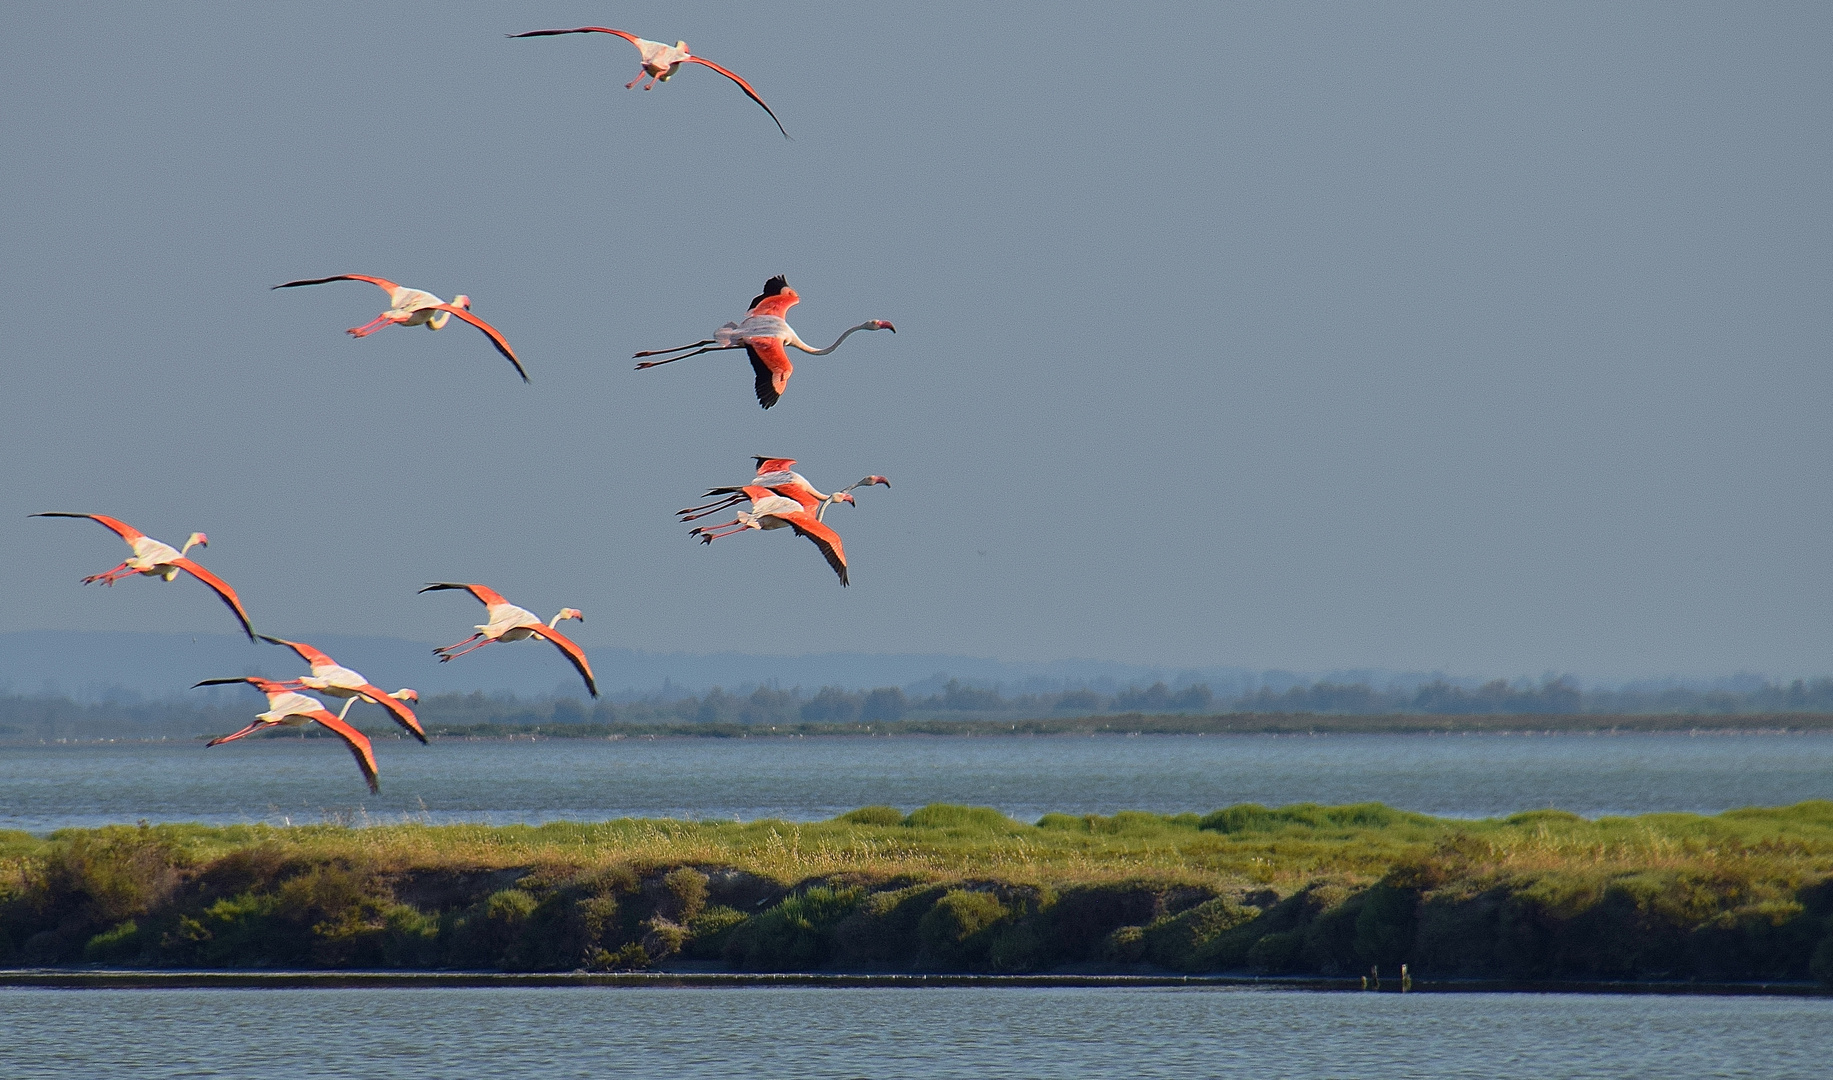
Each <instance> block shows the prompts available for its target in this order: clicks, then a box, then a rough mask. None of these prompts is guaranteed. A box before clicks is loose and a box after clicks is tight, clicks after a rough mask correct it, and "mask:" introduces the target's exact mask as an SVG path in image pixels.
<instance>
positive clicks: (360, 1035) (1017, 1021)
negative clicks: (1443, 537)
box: [0, 987, 1833, 1080]
mask: <svg viewBox="0 0 1833 1080" xmlns="http://www.w3.org/2000/svg"><path fill="white" fill-rule="evenodd" d="M78 1032H80V1033H82V1037H81V1038H72V1035H73V1034H75V1033H78ZM0 1043H3V1044H4V1046H5V1051H4V1062H5V1069H4V1072H5V1074H6V1075H7V1076H9V1077H16V1078H18V1080H37V1078H40V1077H44V1078H50V1077H56V1078H58V1080H64V1078H66V1077H73V1076H111V1077H132V1078H165V1077H197V1076H234V1077H243V1078H258V1077H295V1076H314V1077H365V1078H366V1077H375V1076H387V1077H390V1078H392V1080H416V1078H420V1077H428V1078H431V1077H440V1078H456V1077H470V1076H490V1077H493V1078H508V1077H522V1076H530V1077H536V1076H538V1077H541V1078H542V1080H560V1078H565V1077H603V1076H643V1077H655V1076H667V1077H673V1078H694V1077H731V1076H770V1077H788V1076H823V1077H886V1078H889V1077H920V1078H929V1077H1059V1076H1062V1077H1071V1076H1074V1077H1080V1076H1133V1077H1173V1076H1175V1077H1201V1076H1233V1075H1239V1076H1278V1077H1294V1078H1308V1077H1326V1076H1331V1077H1334V1076H1398V1077H1411V1076H1432V1077H1494V1078H1506V1077H1533V1078H1536V1080H1542V1078H1547V1077H1592V1076H1595V1077H1612V1078H1615V1077H1623V1076H1688V1077H1703V1076H1713V1077H1742V1076H1749V1077H1765V1078H1786V1077H1811V1076H1824V1075H1826V1073H1825V1069H1826V1062H1827V1061H1828V1060H1829V1058H1830V1057H1833V1001H1829V1000H1826V999H1780V998H1749V997H1743V998H1733V997H1720V998H1714V997H1584V996H1573V995H1515V994H1510V995H1476V994H1410V995H1406V996H1401V995H1398V994H1391V995H1390V994H1380V995H1377V994H1354V993H1344V994H1318V993H1299V992H1287V991H1263V990H1217V989H1201V990H1187V989H1108V988H1101V989H1068V990H1046V989H1010V988H979V987H963V988H928V989H898V990H865V989H812V988H769V989H762V988H760V989H696V990H649V989H643V990H613V989H592V988H575V989H540V990H445V989H391V990H74V991H72V990H20V989H15V990H0Z"/></svg>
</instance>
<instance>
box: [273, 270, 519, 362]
mask: <svg viewBox="0 0 1833 1080" xmlns="http://www.w3.org/2000/svg"><path fill="white" fill-rule="evenodd" d="M331 281H367V282H369V283H370V284H371V285H374V286H377V287H378V288H380V289H381V290H382V291H383V292H385V293H387V294H388V310H387V311H384V312H383V313H382V314H380V315H377V316H376V317H375V318H373V319H371V320H369V321H368V322H366V323H364V324H363V325H361V326H353V327H351V328H350V329H349V330H346V331H344V332H345V333H347V334H349V335H350V336H351V337H368V336H369V335H370V334H373V333H375V332H376V331H377V330H380V329H382V328H383V327H385V326H424V327H426V328H427V329H428V330H438V329H441V328H443V327H444V326H445V324H446V323H448V322H450V321H451V319H452V316H454V315H456V316H458V317H459V318H460V319H462V320H464V321H465V322H468V323H470V324H471V325H472V326H475V327H477V328H478V329H479V330H482V331H483V332H484V336H485V337H487V338H489V339H490V344H492V345H495V346H496V351H497V352H500V353H502V354H503V358H504V359H505V360H508V361H509V362H510V363H511V364H513V365H515V369H516V374H517V375H520V376H522V381H523V382H527V381H528V372H526V371H523V370H522V361H520V360H517V359H516V354H515V350H514V349H511V348H510V347H509V342H508V340H507V339H505V338H504V337H503V335H502V334H500V333H498V332H497V329H496V327H494V326H491V325H490V324H489V323H487V322H485V321H484V320H482V319H480V318H478V317H477V316H476V315H473V314H471V298H470V297H469V296H455V297H453V298H452V302H451V303H449V304H448V303H446V302H445V301H444V300H441V299H440V298H439V297H437V296H434V295H433V294H432V293H430V292H422V291H420V290H419V289H410V288H408V287H407V286H405V285H397V284H395V283H394V282H392V281H390V280H388V279H387V278H379V277H369V276H367V275H364V274H337V275H334V276H332V277H322V278H311V279H310V280H306V281H287V282H282V283H281V284H279V285H276V286H274V288H276V289H296V288H298V287H299V286H301V285H323V284H325V283H327V282H331Z"/></svg>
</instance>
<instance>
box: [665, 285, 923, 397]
mask: <svg viewBox="0 0 1833 1080" xmlns="http://www.w3.org/2000/svg"><path fill="white" fill-rule="evenodd" d="M799 300H801V297H799V296H797V295H796V291H795V290H794V289H792V288H790V287H789V282H788V281H786V280H784V278H783V275H781V274H778V275H777V276H776V277H773V278H771V279H770V280H769V281H766V282H764V291H763V292H762V293H761V294H760V295H758V296H757V297H756V298H755V299H753V300H752V301H751V310H750V311H749V312H747V313H746V315H745V321H744V322H736V323H732V322H729V323H727V324H725V325H724V326H722V327H720V328H719V329H717V330H715V331H713V336H712V337H710V338H707V339H706V340H704V341H696V342H694V343H693V344H692V345H680V346H677V347H675V348H673V349H651V350H649V351H648V352H640V353H637V354H636V355H635V356H634V357H632V359H640V358H642V357H645V356H663V355H666V354H668V353H672V352H678V353H681V355H680V356H670V357H669V358H668V359H666V360H645V361H644V362H643V363H641V364H638V365H637V366H636V368H637V370H638V371H641V370H643V369H644V368H652V367H659V366H661V365H663V364H672V363H674V362H675V361H676V360H685V359H687V358H688V357H690V356H699V355H700V354H701V353H709V352H720V351H722V350H726V349H743V350H745V354H746V355H747V356H749V357H750V358H751V370H752V371H753V372H755V373H756V374H757V387H756V389H757V403H758V404H759V405H762V406H763V407H764V408H766V409H768V408H769V407H770V406H772V405H775V404H776V403H777V399H778V398H780V397H782V396H783V391H784V390H786V389H788V387H789V376H790V374H791V373H793V372H794V371H795V365H794V364H791V363H790V362H789V353H788V351H787V350H786V348H785V346H794V347H796V348H798V349H801V350H802V351H803V352H805V353H807V354H808V355H810V356H826V355H827V354H828V353H831V352H833V351H834V350H835V349H838V348H839V347H840V343H841V342H843V341H845V340H846V339H847V338H849V337H851V336H853V335H854V334H855V333H857V332H859V331H861V330H889V331H891V332H892V333H893V334H895V333H897V327H895V326H892V325H891V324H890V323H888V322H886V321H885V320H883V319H872V320H870V321H868V322H862V323H860V324H859V325H858V326H849V327H847V329H846V332H845V333H843V334H841V335H840V336H839V337H838V338H835V339H834V343H833V344H832V345H829V346H828V347H827V348H825V349H817V348H814V347H812V346H810V345H809V344H808V343H807V342H805V341H803V340H802V339H801V338H800V337H798V336H797V335H796V332H795V331H794V330H792V329H790V327H789V323H788V322H787V321H785V320H784V316H785V315H786V314H788V312H789V309H790V308H792V307H795V306H796V303H797V301H799ZM685 349H693V350H694V351H693V352H683V350H685Z"/></svg>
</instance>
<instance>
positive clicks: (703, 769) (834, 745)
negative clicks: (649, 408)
mask: <svg viewBox="0 0 1833 1080" xmlns="http://www.w3.org/2000/svg"><path fill="white" fill-rule="evenodd" d="M376 753H377V757H378V758H379V760H380V763H381V772H382V794H381V795H380V796H371V795H369V793H368V792H367V791H366V790H365V789H364V788H363V785H362V781H361V779H360V777H359V776H358V774H357V771H356V767H355V766H354V765H353V764H352V762H351V760H350V756H349V754H348V753H346V752H345V750H344V748H343V747H342V745H340V744H339V743H337V742H334V741H332V740H328V739H312V740H304V739H299V738H296V737H294V738H285V737H282V738H264V739H248V740H245V741H243V742H239V743H234V744H230V745H227V746H220V747H213V748H211V749H209V750H206V749H204V748H203V747H202V746H201V745H200V744H196V743H189V744H174V743H166V744H158V743H155V744H113V745H110V744H102V745H81V746H16V745H14V746H0V828H13V829H28V830H32V831H35V832H36V831H45V830H50V829H56V828H64V827H67V826H78V825H96V824H103V823H108V822H132V821H135V820H137V819H140V818H147V819H149V820H152V821H206V822H243V821H270V822H276V823H278V822H284V821H291V822H293V823H295V824H297V823H302V822H317V821H320V820H324V819H326V818H331V819H333V820H352V821H363V820H370V821H375V820H383V821H387V820H399V819H401V818H402V817H403V816H404V815H412V816H414V817H415V818H419V819H423V820H429V821H435V822H440V821H489V822H497V823H501V822H518V821H519V822H540V821H551V820H556V819H575V820H604V819H608V818H616V817H624V816H638V817H676V818H688V819H708V818H726V819H730V818H734V817H736V818H742V819H745V820H751V819H755V818H762V817H776V818H784V819H789V820H802V821H807V820H816V819H820V818H826V817H832V816H833V815H835V814H838V813H843V812H845V811H847V810H851V809H854V808H856V807H860V806H865V805H869V804H873V803H889V804H891V805H894V806H899V807H903V808H905V809H909V808H914V807H917V806H921V805H923V804H925V803H930V802H953V803H969V804H974V805H981V806H994V807H998V808H999V809H1000V810H1003V811H1005V812H1006V813H1008V814H1011V815H1012V816H1014V817H1016V818H1019V819H1021V820H1035V819H1036V818H1037V817H1038V816H1040V815H1042V814H1044V813H1046V812H1048V811H1061V812H1065V813H1103V814H1110V813H1113V812H1114V811H1116V810H1151V811H1158V812H1165V813H1175V812H1182V811H1186V810H1193V811H1198V812H1204V811H1209V810H1213V809H1216V808H1217V807H1221V806H1228V805H1231V804H1234V803H1240V802H1258V803H1265V804H1267V805H1270V806H1279V805H1284V804H1287V803H1294V802H1320V803H1351V802H1364V801H1378V802H1383V803H1387V804H1388V805H1390V806H1395V807H1400V808H1402V809H1407V810H1417V811H1422V812H1425V813H1431V814H1440V815H1445V816H1451V817H1488V816H1493V815H1500V814H1509V813H1513V812H1516V811H1519V810H1528V809H1536V808H1541V807H1548V806H1553V807H1559V808H1561V809H1566V810H1571V811H1574V812H1576V813H1580V814H1584V815H1587V816H1595V815H1600V814H1621V813H1644V812H1648V811H1655V810H1691V811H1700V812H1706V813H1716V812H1718V811H1721V810H1726V809H1730V808H1733V807H1739V806H1777V805H1785V804H1788V803H1794V802H1799V801H1801V800H1803V799H1825V798H1833V735H1828V734H1816V735H1702V736H1687V735H1614V736H1612V735H1554V736H1520V735H1513V736H1500V735H1472V736H1426V735H1325V736H1259V735H1229V736H1140V737H1136V738H1127V737H1120V736H1098V737H1087V736H1083V737H1073V736H1052V737H1012V738H926V737H907V738H896V739H889V738H886V739H868V738H828V739H743V740H737V739H656V740H647V739H629V740H619V741H609V740H592V741H588V740H583V739H551V740H544V741H538V742H530V741H526V740H523V741H517V742H460V741H450V742H448V741H440V742H435V743H434V744H433V745H431V746H421V745H419V744H417V743H414V742H410V741H405V740H392V739H384V740H381V741H379V742H378V743H377V744H376Z"/></svg>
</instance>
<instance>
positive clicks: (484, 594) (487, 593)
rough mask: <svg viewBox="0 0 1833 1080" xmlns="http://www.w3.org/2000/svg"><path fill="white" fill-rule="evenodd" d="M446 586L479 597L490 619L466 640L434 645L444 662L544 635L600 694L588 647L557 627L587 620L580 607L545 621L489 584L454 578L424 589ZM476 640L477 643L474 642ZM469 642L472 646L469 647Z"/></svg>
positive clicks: (434, 590)
mask: <svg viewBox="0 0 1833 1080" xmlns="http://www.w3.org/2000/svg"><path fill="white" fill-rule="evenodd" d="M444 589H462V590H464V591H465V592H468V593H470V594H471V595H472V596H474V597H476V598H477V600H478V601H479V602H480V603H482V604H483V605H484V610H485V612H486V614H487V616H488V621H486V622H485V623H484V624H483V625H481V626H478V627H477V628H476V629H477V633H475V634H472V635H471V636H470V637H468V638H466V639H464V640H463V641H460V642H457V643H456V644H452V645H444V646H441V647H440V648H437V649H434V650H433V654H434V655H435V656H437V657H439V662H440V663H442V664H443V663H445V662H446V661H447V660H450V659H452V658H453V657H458V656H463V655H465V654H466V653H468V652H475V651H477V650H478V649H481V648H483V647H484V646H486V645H488V644H490V643H491V642H493V641H521V640H522V639H524V638H530V637H538V638H544V639H546V640H547V641H551V642H553V644H554V647H555V648H557V649H559V650H560V651H561V653H563V654H564V655H565V656H566V658H567V659H568V660H569V661H571V662H572V665H573V668H574V670H576V671H578V672H579V677H580V678H582V679H584V680H585V681H586V690H587V691H589V692H590V693H591V695H592V696H593V697H597V696H598V683H597V681H596V680H594V679H593V678H592V665H591V664H590V663H589V662H588V661H587V660H586V653H585V650H584V649H581V648H580V647H579V646H578V645H575V644H574V643H573V641H572V639H571V638H569V637H567V636H566V635H565V634H562V633H561V632H560V631H558V630H556V629H554V627H556V626H558V625H559V624H560V623H561V622H562V621H563V620H566V619H578V620H579V621H580V622H584V621H585V619H586V617H585V616H584V615H582V614H580V612H579V609H578V608H570V607H569V608H561V609H560V611H559V612H558V613H557V614H556V615H555V616H554V617H553V618H552V619H551V620H549V621H547V622H542V621H541V616H539V615H536V614H535V613H534V612H532V611H529V610H528V609H527V608H519V607H516V606H515V605H514V604H512V603H510V602H509V601H507V600H505V599H503V594H501V593H499V592H497V591H496V590H495V589H492V588H490V587H489V586H487V585H464V584H460V583H457V582H451V581H436V582H433V583H432V584H430V585H428V586H427V587H426V588H424V589H421V590H420V591H421V592H423V593H428V592H439V591H441V590H444ZM480 639H481V640H480ZM474 641H475V642H477V644H475V645H472V644H471V643H472V642H474ZM467 645H469V646H470V648H466V647H465V646H467Z"/></svg>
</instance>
